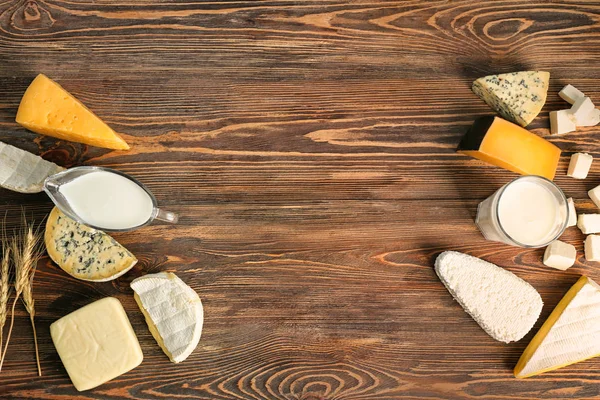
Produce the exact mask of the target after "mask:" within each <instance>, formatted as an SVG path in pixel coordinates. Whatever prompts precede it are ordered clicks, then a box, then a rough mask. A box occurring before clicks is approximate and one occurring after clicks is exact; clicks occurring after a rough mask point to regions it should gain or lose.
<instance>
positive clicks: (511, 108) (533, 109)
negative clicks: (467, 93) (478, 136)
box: [473, 71, 550, 126]
mask: <svg viewBox="0 0 600 400" xmlns="http://www.w3.org/2000/svg"><path fill="white" fill-rule="evenodd" d="M549 81H550V73H549V72H546V71H521V72H512V73H509V74H500V75H489V76H484V77H483V78H479V79H477V80H476V81H475V82H473V92H475V94H476V95H478V96H479V97H481V99H482V100H483V101H485V102H486V103H487V104H488V105H489V106H490V107H491V108H493V109H494V110H495V111H496V112H498V113H499V114H500V115H501V116H502V117H503V118H505V119H507V120H509V121H512V122H515V123H517V124H519V125H521V126H527V125H529V123H531V121H533V119H534V118H535V117H536V116H537V115H538V114H539V113H540V111H541V110H542V107H543V106H544V103H546V95H547V93H548V82H549Z"/></svg>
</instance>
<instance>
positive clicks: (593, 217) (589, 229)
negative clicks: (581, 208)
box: [577, 214, 600, 235]
mask: <svg viewBox="0 0 600 400" xmlns="http://www.w3.org/2000/svg"><path fill="white" fill-rule="evenodd" d="M577 227H578V228H579V229H581V232H583V233H585V234H586V235H587V234H590V233H598V232H600V214H579V217H578V218H577Z"/></svg>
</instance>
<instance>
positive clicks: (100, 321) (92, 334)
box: [50, 297, 144, 391]
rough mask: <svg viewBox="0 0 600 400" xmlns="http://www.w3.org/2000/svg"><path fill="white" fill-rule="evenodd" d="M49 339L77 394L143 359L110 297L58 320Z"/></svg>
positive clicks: (119, 308) (120, 309) (122, 312)
mask: <svg viewBox="0 0 600 400" xmlns="http://www.w3.org/2000/svg"><path fill="white" fill-rule="evenodd" d="M50 335H51V336H52V341H53V342H54V346H55V347H56V351H57V352H58V355H59V356H60V359H61V360H62V363H63V365H64V366H65V369H66V370H67V373H68V374H69V377H70V378H71V381H72V382H73V385H74V386H75V388H76V389H77V390H78V391H83V390H89V389H92V388H95V387H97V386H99V385H101V384H103V383H105V382H108V381H109V380H111V379H114V378H116V377H118V376H120V375H122V374H124V373H126V372H128V371H130V370H132V369H133V368H135V367H137V366H138V365H140V364H141V363H142V360H143V358H144V355H143V354H142V349H141V348H140V344H139V342H138V340H137V337H136V336H135V332H134V331H133V328H132V327H131V323H130V322H129V319H128V318H127V314H126V313H125V310H124V309H123V306H122V305H121V302H119V300H117V299H116V298H114V297H106V298H104V299H101V300H98V301H95V302H94V303H91V304H88V305H87V306H85V307H82V308H80V309H78V310H76V311H74V312H72V313H71V314H68V315H66V316H64V317H62V318H61V319H59V320H58V321H56V322H54V323H53V324H52V325H50Z"/></svg>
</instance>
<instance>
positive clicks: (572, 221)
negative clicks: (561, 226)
mask: <svg viewBox="0 0 600 400" xmlns="http://www.w3.org/2000/svg"><path fill="white" fill-rule="evenodd" d="M567 204H568V206H569V221H568V222H567V227H570V226H575V225H577V210H575V202H574V201H573V198H572V197H569V198H568V199H567Z"/></svg>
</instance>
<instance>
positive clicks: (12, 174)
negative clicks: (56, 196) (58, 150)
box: [0, 142, 64, 193]
mask: <svg viewBox="0 0 600 400" xmlns="http://www.w3.org/2000/svg"><path fill="white" fill-rule="evenodd" d="M63 170H64V168H63V167H59V166H58V165H56V164H54V163H51V162H50V161H46V160H44V159H43V158H42V157H39V156H36V155H34V154H31V153H29V152H27V151H25V150H21V149H18V148H16V147H13V146H11V145H8V144H5V143H2V142H0V186H2V187H3V188H5V189H8V190H12V191H15V192H20V193H39V192H41V191H42V190H43V189H44V180H45V179H46V178H47V177H49V176H50V175H54V174H57V173H59V172H60V171H63Z"/></svg>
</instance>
